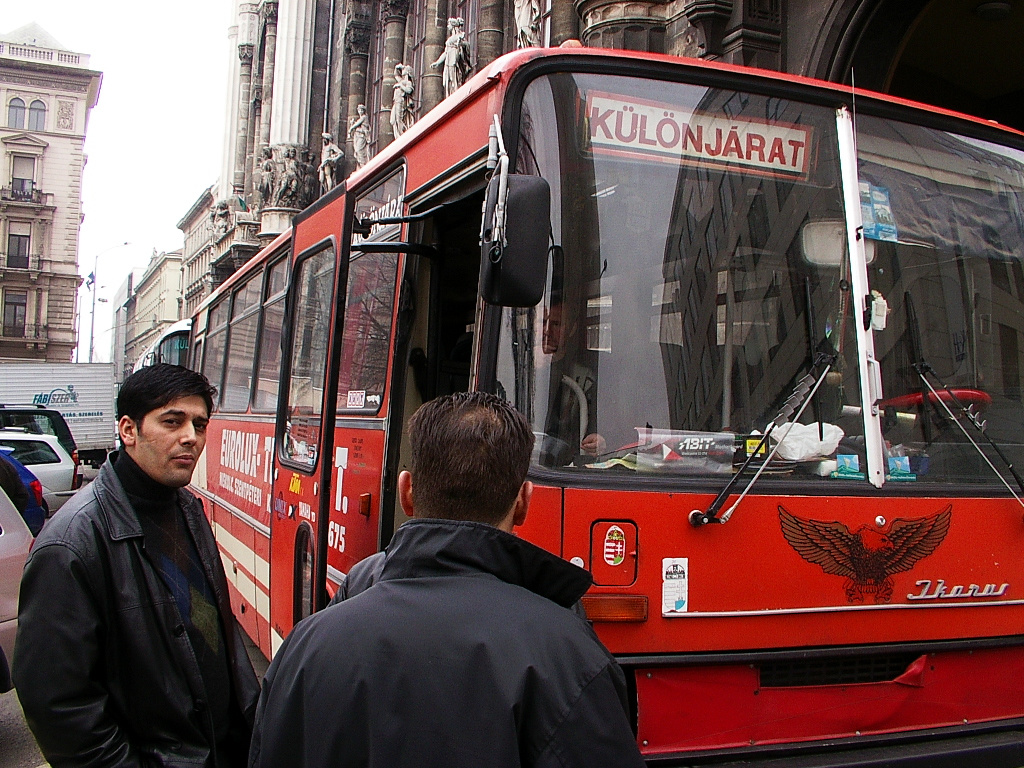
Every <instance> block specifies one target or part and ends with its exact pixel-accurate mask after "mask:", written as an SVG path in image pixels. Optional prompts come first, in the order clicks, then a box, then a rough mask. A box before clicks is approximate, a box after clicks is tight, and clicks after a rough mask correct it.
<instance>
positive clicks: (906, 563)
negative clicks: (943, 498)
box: [779, 505, 952, 603]
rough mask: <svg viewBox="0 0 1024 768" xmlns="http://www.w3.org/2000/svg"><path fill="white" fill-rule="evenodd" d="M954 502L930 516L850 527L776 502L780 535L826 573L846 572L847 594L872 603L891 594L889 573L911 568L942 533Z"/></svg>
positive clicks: (933, 547)
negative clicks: (812, 517) (806, 516)
mask: <svg viewBox="0 0 1024 768" xmlns="http://www.w3.org/2000/svg"><path fill="white" fill-rule="evenodd" d="M951 517H952V505H949V506H947V507H946V508H945V509H944V510H942V511H941V512H938V513H936V514H934V515H932V516H931V517H917V518H913V519H909V520H908V519H904V518H900V519H898V520H893V521H892V523H890V524H889V525H883V526H882V527H880V528H877V529H876V528H874V527H872V526H868V525H862V526H861V527H860V528H858V529H857V530H856V531H851V530H850V529H849V528H847V527H846V526H845V525H843V524H842V523H840V522H838V521H832V522H825V521H822V520H805V519H804V518H801V517H797V516H796V515H794V514H792V513H790V512H788V511H787V510H786V509H785V508H784V507H781V506H780V507H779V520H780V522H781V523H782V535H783V536H785V537H786V541H788V542H789V543H790V545H791V546H792V547H793V549H795V550H796V551H797V554H799V555H800V557H802V558H803V559H804V560H806V561H808V562H809V563H814V564H815V565H820V566H821V569H822V570H823V571H824V572H825V573H829V574H833V575H836V576H845V577H846V583H845V584H844V588H845V590H846V599H847V600H848V601H849V602H851V603H863V602H864V601H865V599H866V598H868V597H871V598H873V599H874V602H875V603H888V602H889V601H890V600H891V599H892V589H893V584H892V576H893V574H895V573H902V572H903V571H909V570H910V569H911V568H913V567H914V566H915V565H916V564H917V562H918V561H919V560H922V559H924V558H926V557H928V555H930V554H931V553H932V552H934V551H935V550H936V549H937V548H938V546H939V545H940V544H941V543H942V541H943V539H945V538H946V534H947V533H948V532H949V522H950V518H951Z"/></svg>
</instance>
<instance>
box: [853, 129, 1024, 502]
mask: <svg viewBox="0 0 1024 768" xmlns="http://www.w3.org/2000/svg"><path fill="white" fill-rule="evenodd" d="M858 160H859V169H858V173H859V176H860V181H861V189H862V197H863V191H864V189H865V188H867V189H868V190H869V191H870V192H871V194H872V197H873V198H874V199H875V200H876V201H881V204H879V203H878V202H876V203H875V204H873V206H872V208H873V209H874V210H875V211H877V210H881V212H882V214H883V216H882V218H884V219H885V220H886V222H885V226H884V227H881V226H876V227H874V228H872V227H871V226H870V222H871V219H870V217H868V216H865V222H866V226H865V232H866V234H867V235H868V237H869V238H873V239H874V242H873V248H874V252H875V254H876V255H875V259H874V261H873V262H872V263H871V264H870V265H869V267H868V277H869V281H870V284H871V287H872V289H873V290H876V291H878V292H879V293H880V294H881V295H883V296H885V297H886V300H887V302H888V304H889V307H890V313H889V321H888V324H887V327H886V329H885V330H884V331H882V332H880V333H878V334H876V337H875V345H876V351H877V354H878V356H879V359H880V360H881V363H882V377H883V378H882V381H883V392H884V396H885V397H884V399H883V400H882V406H883V408H884V409H885V418H886V421H887V423H888V425H889V428H888V429H887V431H886V440H887V442H888V451H889V457H888V462H889V465H890V466H889V474H890V477H892V478H899V477H906V476H911V477H913V478H920V479H921V480H925V479H927V480H932V481H945V482H977V481H979V480H981V481H983V482H992V483H994V482H998V478H997V477H996V476H995V474H994V473H993V471H992V470H991V468H989V467H988V465H987V462H986V461H985V457H984V456H982V455H981V453H980V452H979V451H978V449H977V448H975V447H974V446H973V445H971V443H970V442H969V440H968V438H967V436H965V435H964V434H963V432H962V431H961V430H960V429H959V428H958V427H957V426H956V424H955V423H954V422H953V420H952V418H951V417H950V414H949V413H948V412H947V411H946V410H945V409H944V408H942V407H941V406H942V404H941V402H939V400H938V398H937V397H936V395H934V394H932V393H931V391H930V389H929V387H928V385H927V384H926V383H925V381H923V380H922V378H921V375H920V373H919V370H923V367H924V366H927V370H929V371H931V372H933V373H934V377H933V378H931V384H932V386H933V387H937V388H938V387H940V384H939V382H942V383H944V384H945V385H946V386H948V387H949V389H950V391H951V392H952V393H953V397H955V398H956V399H957V400H959V401H962V402H963V403H964V404H965V405H971V406H973V408H974V409H976V410H977V411H978V412H979V413H980V414H981V418H983V419H985V420H987V422H988V425H987V428H986V431H987V433H988V435H989V437H991V438H992V440H994V441H996V442H997V443H1000V444H1002V446H1003V450H1004V452H1005V453H1006V455H1007V456H1008V457H1009V458H1010V460H1011V461H1013V462H1014V463H1019V461H1020V459H1021V458H1022V456H1021V450H1020V443H1021V438H1022V437H1024V414H1022V411H1021V372H1020V363H1019V360H1020V332H1021V325H1022V322H1021V318H1022V310H1024V307H1022V305H1021V301H1022V300H1024V270H1022V268H1021V255H1022V254H1024V219H1022V217H1021V202H1022V200H1024V153H1021V152H1018V151H1013V150H1009V149H1006V148H999V147H996V146H994V145H986V144H984V143H981V142H976V141H967V140H964V139H962V138H960V137H958V136H955V135H952V134H948V133H943V132H940V131H934V130H930V129H926V128H919V127H916V126H908V125H902V124H893V123H891V122H888V121H884V120H879V119H877V118H867V117H862V118H861V119H859V120H858ZM875 218H878V217H875ZM945 394H946V393H943V396H942V399H946V400H948V399H949V398H947V397H945ZM953 410H954V413H959V412H958V409H956V408H955V406H954V409H953ZM964 423H965V424H966V421H965V422H964ZM976 437H978V438H980V436H979V435H976ZM979 442H981V443H983V444H985V443H986V442H987V441H984V440H979ZM983 450H984V452H985V453H986V455H988V456H989V459H990V460H991V461H992V462H993V464H994V465H995V466H996V467H997V468H999V469H1001V470H1003V469H1004V468H1005V463H1003V462H1002V461H1001V460H1000V459H999V458H998V457H997V455H996V453H995V451H994V449H992V448H991V447H989V446H987V445H985V447H984V448H983ZM1011 482H1012V481H1011Z"/></svg>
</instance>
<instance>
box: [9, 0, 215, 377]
mask: <svg viewBox="0 0 1024 768" xmlns="http://www.w3.org/2000/svg"><path fill="white" fill-rule="evenodd" d="M232 8H233V4H232V2H231V0H174V2H167V3H158V2H147V0H32V1H31V2H16V0H0V32H12V31H14V30H15V29H18V28H19V27H21V26H23V25H25V24H28V23H29V22H33V21H34V22H36V23H37V24H39V25H40V26H41V27H43V28H44V29H45V30H46V31H47V32H49V33H50V35H51V36H52V37H54V38H56V39H57V40H58V41H59V42H60V43H61V44H62V45H63V46H64V47H66V48H67V49H69V50H71V51H74V52H76V53H86V54H89V55H90V56H91V59H90V67H91V68H92V69H94V70H99V71H100V72H102V73H103V85H102V87H101V89H100V96H99V103H98V104H97V105H96V107H95V108H94V109H93V110H92V115H91V117H90V119H89V126H88V129H87V131H86V141H85V151H86V153H87V154H88V157H89V162H88V165H87V166H86V169H85V176H84V179H83V182H82V199H83V213H84V216H85V220H84V221H83V223H82V229H81V236H80V239H79V273H80V274H81V275H83V276H85V275H88V274H89V273H90V272H92V270H93V263H94V258H95V257H96V255H97V254H100V256H99V262H98V270H97V274H98V277H99V281H98V282H99V286H100V287H99V292H98V294H97V297H98V298H100V299H103V298H107V299H112V298H113V296H114V293H115V292H116V291H117V289H118V287H119V286H120V285H121V283H122V282H123V281H124V279H125V278H126V277H127V275H128V273H129V272H130V271H131V270H132V269H138V268H145V266H146V264H147V263H148V262H149V257H150V256H151V255H152V253H153V249H154V248H155V249H157V250H158V251H171V250H174V249H176V248H180V247H181V246H182V234H181V232H180V231H179V230H178V229H177V228H176V227H175V225H176V224H177V223H178V221H180V220H181V218H182V217H183V216H184V215H185V213H187V212H188V209H189V208H190V207H191V206H192V203H193V202H195V200H196V199H197V198H198V197H199V195H200V194H202V192H203V190H205V189H206V188H207V187H208V186H209V185H210V184H213V183H214V182H215V181H216V179H217V175H218V173H219V172H220V155H221V137H222V124H223V119H224V117H223V115H224V109H225V99H226V87H227V86H226V80H227V71H228V69H227V67H228V58H227V57H228V39H227V32H228V27H229V26H230V24H231V23H232V19H231V16H232ZM126 241H127V242H129V243H130V245H128V246H123V247H115V246H118V245H119V244H120V243H124V242H126ZM79 299H80V303H81V306H82V317H83V321H84V322H83V328H84V333H83V334H82V337H81V342H82V348H83V354H82V360H83V361H84V360H85V359H86V358H87V357H88V346H89V339H88V334H89V311H90V309H91V306H92V296H91V294H90V293H89V292H88V291H87V290H86V289H85V288H84V287H83V288H82V289H80V292H79ZM111 307H112V304H111V303H102V302H101V303H99V304H98V305H97V311H96V342H95V347H96V357H97V358H98V359H101V360H109V359H110V330H111V325H112V322H113V320H112V309H111Z"/></svg>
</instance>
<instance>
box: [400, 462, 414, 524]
mask: <svg viewBox="0 0 1024 768" xmlns="http://www.w3.org/2000/svg"><path fill="white" fill-rule="evenodd" d="M398 501H399V503H400V504H401V505H402V511H403V512H405V514H407V515H408V516H409V517H414V515H413V509H412V473H411V472H409V471H408V470H406V469H403V470H402V471H401V472H400V473H399V475H398Z"/></svg>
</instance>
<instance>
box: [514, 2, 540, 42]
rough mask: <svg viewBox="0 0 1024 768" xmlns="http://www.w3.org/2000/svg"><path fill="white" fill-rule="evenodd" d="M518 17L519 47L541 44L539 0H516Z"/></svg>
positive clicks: (517, 35)
mask: <svg viewBox="0 0 1024 768" xmlns="http://www.w3.org/2000/svg"><path fill="white" fill-rule="evenodd" d="M514 3H515V19H516V45H517V46H518V47H519V48H537V47H539V46H540V42H541V41H540V2H539V0H514Z"/></svg>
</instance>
